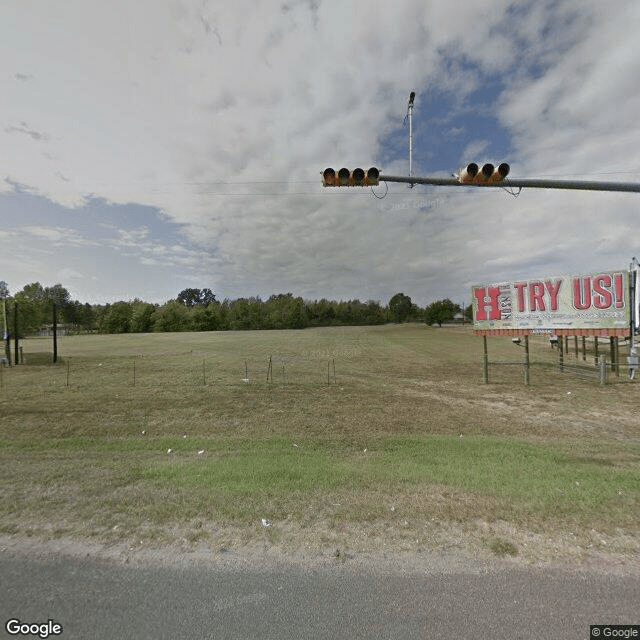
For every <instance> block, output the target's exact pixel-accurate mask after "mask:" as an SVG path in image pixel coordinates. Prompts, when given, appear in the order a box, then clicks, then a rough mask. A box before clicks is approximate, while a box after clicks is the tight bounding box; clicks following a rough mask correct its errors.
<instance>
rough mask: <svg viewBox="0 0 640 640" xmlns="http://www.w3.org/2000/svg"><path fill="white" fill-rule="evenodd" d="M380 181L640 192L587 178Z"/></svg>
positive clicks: (636, 186)
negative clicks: (484, 180)
mask: <svg viewBox="0 0 640 640" xmlns="http://www.w3.org/2000/svg"><path fill="white" fill-rule="evenodd" d="M379 179H380V182H406V183H409V184H430V185H436V186H440V187H516V188H520V189H574V190H579V191H626V192H634V193H640V183H635V182H597V181H596V182H590V181H586V180H539V179H536V178H533V179H524V180H511V179H506V178H505V179H504V180H502V181H500V182H494V183H489V182H460V181H459V179H457V178H416V177H415V176H387V175H384V174H381V175H380V178H379Z"/></svg>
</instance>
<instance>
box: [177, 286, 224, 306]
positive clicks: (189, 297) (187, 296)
mask: <svg viewBox="0 0 640 640" xmlns="http://www.w3.org/2000/svg"><path fill="white" fill-rule="evenodd" d="M177 300H178V302H179V303H180V304H183V305H184V306H185V307H195V306H198V305H200V306H203V307H207V306H209V305H210V304H211V303H212V302H215V301H216V296H215V295H214V294H213V292H212V291H211V289H183V290H182V291H181V292H180V293H179V294H178V298H177Z"/></svg>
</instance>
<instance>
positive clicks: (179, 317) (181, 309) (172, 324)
mask: <svg viewBox="0 0 640 640" xmlns="http://www.w3.org/2000/svg"><path fill="white" fill-rule="evenodd" d="M188 318H189V310H188V309H187V308H186V307H185V306H184V305H183V304H180V303H179V302H178V301H177V300H169V302H167V303H166V304H165V305H164V306H162V307H160V308H159V309H156V310H155V311H154V312H153V316H152V319H153V330H154V331H187V330H188V329H189V328H190V327H189V326H188Z"/></svg>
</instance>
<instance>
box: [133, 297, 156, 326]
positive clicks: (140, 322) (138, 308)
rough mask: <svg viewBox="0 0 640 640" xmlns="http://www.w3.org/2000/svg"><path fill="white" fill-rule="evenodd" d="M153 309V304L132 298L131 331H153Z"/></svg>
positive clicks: (154, 308)
mask: <svg viewBox="0 0 640 640" xmlns="http://www.w3.org/2000/svg"><path fill="white" fill-rule="evenodd" d="M155 310H156V307H155V305H152V304H149V303H148V302H142V300H137V299H136V300H134V301H133V305H132V314H131V332H132V333H148V332H149V331H153V314H154V312H155Z"/></svg>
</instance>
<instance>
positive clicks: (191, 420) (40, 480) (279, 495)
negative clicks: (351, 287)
mask: <svg viewBox="0 0 640 640" xmlns="http://www.w3.org/2000/svg"><path fill="white" fill-rule="evenodd" d="M22 344H23V347H24V353H25V359H26V364H24V365H21V366H18V367H13V368H11V369H6V368H5V369H3V370H2V377H1V378H0V475H1V477H2V490H1V492H0V523H1V525H0V533H2V534H5V535H7V534H10V535H32V536H39V537H45V538H47V537H62V536H64V537H83V538H93V539H96V540H100V541H105V542H113V541H121V542H122V541H126V542H127V543H129V544H130V545H132V546H136V545H137V546H140V545H164V544H168V543H175V542H180V543H182V544H185V545H195V544H201V545H205V546H207V547H209V548H211V549H212V550H214V551H215V550H221V549H227V548H230V547H233V546H240V545H254V546H255V545H267V546H276V547H279V548H281V549H283V550H296V549H300V548H310V549H314V550H325V549H335V548H338V549H351V550H355V551H380V550H385V551H401V550H411V551H420V550H423V549H443V548H447V549H452V548H454V549H455V548H464V549H466V550H471V551H473V552H477V553H490V554H497V555H510V556H516V555H517V556H519V557H520V558H523V559H525V560H541V559H548V558H558V557H563V558H566V557H572V558H576V559H580V558H586V557H589V556H592V555H593V554H594V553H596V554H607V555H609V556H616V557H628V558H631V557H634V556H635V557H637V554H638V552H639V551H640V418H639V414H638V400H639V399H640V384H639V383H638V382H637V381H636V382H631V381H629V380H628V379H625V378H624V376H621V377H620V378H619V379H616V380H615V383H614V384H609V385H606V386H600V385H598V384H597V383H596V382H595V381H585V380H582V379H578V378H576V377H573V376H571V375H567V374H566V373H565V374H561V373H558V372H555V371H554V370H553V369H552V368H550V367H544V368H543V367H536V366H534V367H533V368H532V370H531V385H530V386H528V387H527V386H524V384H523V376H522V368H521V367H520V366H518V365H516V366H501V367H492V369H491V378H490V379H491V383H490V384H489V385H485V384H483V382H482V340H481V339H480V338H478V337H476V336H474V335H473V333H472V331H471V330H470V329H469V328H464V327H450V328H449V327H444V328H431V327H426V326H423V325H402V326H395V325H388V326H383V327H360V328H356V327H349V328H326V329H308V330H304V331H272V332H268V331H265V332H220V333H192V334H188V333H177V334H137V335H123V336H77V337H63V338H61V339H59V345H58V353H59V361H58V363H57V364H55V365H54V364H52V363H51V355H50V351H51V340H50V339H41V338H37V339H36V338H32V339H29V340H25V341H24V342H23V343H22ZM489 351H490V354H491V357H492V359H495V360H503V361H504V360H513V361H515V360H518V359H521V358H522V351H521V350H520V349H518V347H516V346H514V345H513V344H511V341H510V340H509V339H505V338H491V339H489ZM531 354H532V360H533V361H534V362H536V361H540V362H541V361H549V358H550V357H551V356H550V349H549V346H548V341H546V339H545V338H543V337H540V338H537V339H533V340H532V344H531ZM263 519H265V520H266V521H268V522H269V523H270V524H269V525H268V526H264V525H263V523H262V520H263Z"/></svg>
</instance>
